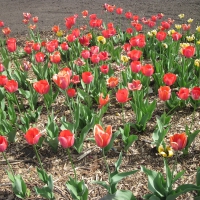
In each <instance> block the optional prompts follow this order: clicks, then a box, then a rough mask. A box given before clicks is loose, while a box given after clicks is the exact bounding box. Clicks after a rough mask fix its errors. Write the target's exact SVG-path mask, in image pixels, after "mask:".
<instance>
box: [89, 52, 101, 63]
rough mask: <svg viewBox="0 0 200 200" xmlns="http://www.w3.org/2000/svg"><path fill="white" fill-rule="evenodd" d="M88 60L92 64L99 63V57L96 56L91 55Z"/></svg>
mask: <svg viewBox="0 0 200 200" xmlns="http://www.w3.org/2000/svg"><path fill="white" fill-rule="evenodd" d="M90 60H91V62H92V63H94V64H97V63H99V61H100V57H99V55H98V54H92V56H91V57H90Z"/></svg>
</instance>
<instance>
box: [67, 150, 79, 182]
mask: <svg viewBox="0 0 200 200" xmlns="http://www.w3.org/2000/svg"><path fill="white" fill-rule="evenodd" d="M67 154H68V157H69V160H70V162H71V165H72V168H73V170H74V176H75V181H76V182H77V176H76V169H75V167H74V163H73V161H72V157H71V152H70V149H69V148H67Z"/></svg>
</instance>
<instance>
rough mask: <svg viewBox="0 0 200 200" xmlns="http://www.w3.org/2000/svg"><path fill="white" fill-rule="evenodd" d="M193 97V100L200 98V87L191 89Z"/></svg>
mask: <svg viewBox="0 0 200 200" xmlns="http://www.w3.org/2000/svg"><path fill="white" fill-rule="evenodd" d="M191 97H192V99H193V100H200V87H193V88H192V90H191Z"/></svg>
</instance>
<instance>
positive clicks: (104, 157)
mask: <svg viewBox="0 0 200 200" xmlns="http://www.w3.org/2000/svg"><path fill="white" fill-rule="evenodd" d="M102 152H103V159H104V162H105V164H106V168H107V171H108V181H109V184H110V183H111V180H110V169H109V166H108V163H107V160H106V156H105V151H104V148H103V149H102ZM110 190H111V188H110V189H109V193H110V192H111V191H110Z"/></svg>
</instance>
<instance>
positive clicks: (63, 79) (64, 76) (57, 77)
mask: <svg viewBox="0 0 200 200" xmlns="http://www.w3.org/2000/svg"><path fill="white" fill-rule="evenodd" d="M52 79H53V81H54V82H55V83H56V85H57V86H58V87H59V88H61V89H62V90H65V89H67V88H68V86H69V84H70V72H69V71H65V70H62V71H60V72H58V74H54V75H53V78H52Z"/></svg>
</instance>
